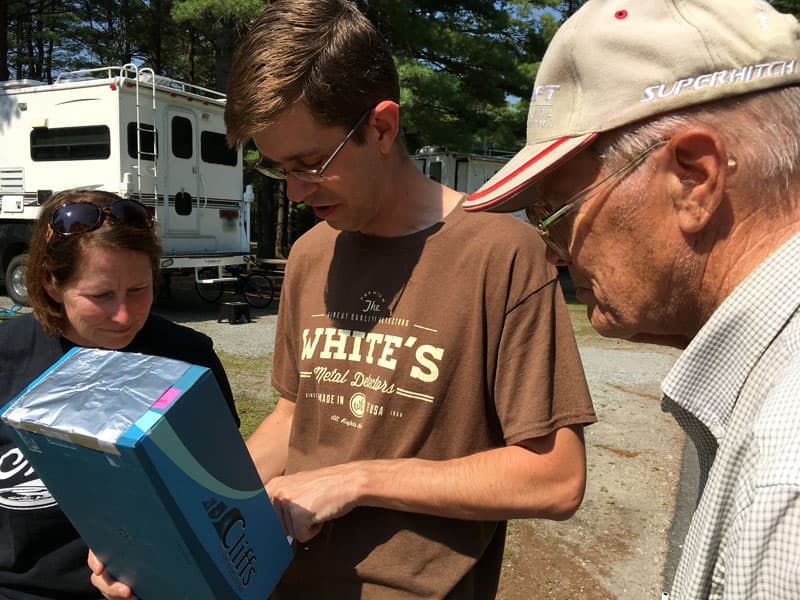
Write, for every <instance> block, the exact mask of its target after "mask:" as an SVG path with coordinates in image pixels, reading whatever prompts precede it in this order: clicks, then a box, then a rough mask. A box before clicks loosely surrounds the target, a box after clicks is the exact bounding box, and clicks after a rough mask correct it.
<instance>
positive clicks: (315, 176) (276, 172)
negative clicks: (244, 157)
mask: <svg viewBox="0 0 800 600" xmlns="http://www.w3.org/2000/svg"><path fill="white" fill-rule="evenodd" d="M374 108H375V107H371V108H369V109H367V110H365V111H364V112H363V113H362V114H361V116H360V117H358V121H356V124H355V125H353V127H352V128H351V129H350V131H348V132H347V135H345V136H344V138H342V141H341V142H339V145H338V146H336V149H335V150H334V151H333V152H332V153H331V155H330V156H329V157H328V159H327V160H326V161H325V162H323V163H322V166H321V167H319V168H317V169H290V170H286V169H285V168H283V167H281V166H275V167H272V166H266V165H264V164H263V161H264V157H263V156H261V155H260V154H259V159H258V162H257V163H256V164H255V165H253V168H254V169H255V170H256V171H258V172H259V173H261V174H262V175H264V176H266V177H270V178H272V179H282V180H285V179H287V178H288V176H289V175H291V176H292V177H294V178H295V179H299V180H300V181H304V182H306V183H322V182H323V181H325V169H327V168H328V166H329V165H330V164H331V163H332V162H333V159H334V158H336V156H337V155H338V154H339V152H341V150H342V148H344V147H345V145H346V144H347V142H349V141H350V138H351V137H353V135H355V133H356V131H358V129H359V127H361V126H362V125H363V124H364V121H366V120H367V117H368V116H369V115H370V114H371V113H372V111H373V110H374Z"/></svg>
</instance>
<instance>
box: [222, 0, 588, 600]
mask: <svg viewBox="0 0 800 600" xmlns="http://www.w3.org/2000/svg"><path fill="white" fill-rule="evenodd" d="M228 92H229V93H228V108H227V110H226V122H227V126H228V134H229V138H230V140H231V141H232V142H233V143H235V144H237V145H241V144H242V143H244V142H245V141H247V140H248V139H249V138H253V139H254V141H255V143H256V145H257V147H258V149H259V150H260V152H261V153H262V158H261V161H260V164H259V169H260V170H261V171H262V172H263V173H264V174H266V175H268V176H271V177H277V178H282V179H286V185H287V194H288V196H289V198H290V199H291V200H292V201H294V202H304V203H305V204H307V205H308V206H310V207H311V208H312V209H313V210H314V212H315V214H316V215H317V216H318V217H320V218H321V219H322V221H323V222H321V223H320V224H318V225H317V226H316V227H315V228H313V229H312V230H311V231H310V232H308V233H307V234H306V235H304V236H303V237H302V238H301V239H300V240H298V241H297V242H296V243H295V245H294V246H293V248H292V252H291V256H290V258H289V263H288V265H287V269H286V273H287V275H286V280H285V282H284V286H283V289H282V292H281V303H280V312H279V316H278V331H277V338H276V344H275V361H274V369H273V385H274V387H275V388H276V389H277V390H278V391H279V392H280V395H281V398H280V400H279V401H278V404H277V406H276V408H275V410H274V412H273V413H272V414H271V415H269V416H268V417H267V418H266V419H265V420H264V422H263V423H262V424H261V425H260V426H259V428H258V429H257V430H256V431H255V432H254V433H253V435H252V436H251V437H250V438H249V440H248V447H249V448H250V451H251V453H252V456H253V459H254V461H255V463H256V465H257V467H258V469H259V472H260V474H261V476H262V479H263V481H264V483H265V485H266V488H267V491H268V493H269V495H270V497H271V498H272V501H273V504H274V506H275V508H276V509H277V511H278V514H279V515H280V517H281V519H282V522H283V524H284V526H285V528H286V532H287V534H288V535H290V536H292V537H293V538H294V540H295V542H294V547H295V559H294V561H293V563H292V565H291V566H290V567H289V569H288V571H287V572H286V574H285V576H284V578H283V580H282V581H281V583H280V584H279V586H278V588H277V589H276V591H275V593H274V597H275V598H335V599H337V600H340V599H348V598H375V599H380V600H386V599H392V598H491V597H493V596H494V594H495V591H496V588H497V582H498V577H499V571H500V564H501V561H502V553H503V544H504V539H505V520H506V519H509V518H526V517H540V518H552V519H564V518H567V517H569V516H570V515H571V514H572V513H573V512H574V511H575V510H576V509H577V508H578V505H579V504H580V502H581V499H582V496H583V491H584V485H585V453H584V445H583V437H582V429H583V426H584V425H586V424H588V423H591V422H593V421H594V420H595V415H594V411H593V409H592V406H591V402H590V399H589V395H588V391H587V386H586V381H585V377H584V374H583V370H582V367H581V364H580V358H579V355H578V352H577V348H576V344H575V340H574V337H573V333H572V329H571V327H570V323H569V318H568V315H567V311H566V307H565V304H564V300H563V296H562V295H561V291H560V289H559V287H558V283H557V277H556V272H555V270H554V269H553V268H552V267H551V266H549V265H548V264H547V263H546V261H545V260H544V247H543V245H542V244H541V242H540V241H539V240H537V239H536V238H535V236H532V235H530V233H529V227H530V226H529V225H527V224H526V223H524V222H522V221H520V220H517V219H514V218H513V217H509V216H504V215H489V214H485V215H477V216H466V214H465V213H464V212H463V210H462V209H461V206H460V203H461V201H462V200H463V198H462V196H461V195H460V194H459V193H458V192H455V191H454V190H451V189H448V188H446V187H443V186H441V185H440V184H438V183H436V182H434V181H431V180H429V179H427V178H425V177H424V176H423V175H422V174H421V173H419V171H418V170H417V169H416V168H415V167H414V165H413V164H412V162H411V160H410V159H409V156H408V154H407V152H406V150H405V148H404V146H403V144H402V142H401V141H400V140H399V139H398V138H399V134H400V128H399V107H398V101H399V86H398V80H397V73H396V70H395V67H394V63H393V61H392V57H391V55H390V53H389V51H388V50H387V48H386V45H385V42H384V41H383V39H382V37H381V36H380V35H379V34H378V32H376V31H375V29H374V28H373V26H372V25H371V24H370V23H369V21H367V19H366V18H364V17H363V15H361V13H359V12H358V10H357V9H356V8H355V4H354V3H352V2H349V1H348V0H324V1H320V0H278V1H277V2H273V3H271V4H270V5H269V7H268V8H267V10H266V12H265V13H264V15H263V16H262V17H261V18H260V19H259V20H258V21H257V22H256V23H255V24H254V26H253V27H252V29H251V31H250V32H249V34H248V35H247V36H246V37H245V39H244V41H243V43H242V44H241V46H240V48H239V49H238V52H237V55H236V58H235V61H234V65H233V68H232V71H231V75H230V84H229V90H228ZM498 230H502V235H499V236H498V235H497V231H498Z"/></svg>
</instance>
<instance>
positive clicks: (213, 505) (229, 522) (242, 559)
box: [203, 499, 256, 586]
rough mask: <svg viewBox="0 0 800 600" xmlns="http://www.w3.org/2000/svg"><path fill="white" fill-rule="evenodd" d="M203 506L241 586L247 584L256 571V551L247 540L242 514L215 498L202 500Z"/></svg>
mask: <svg viewBox="0 0 800 600" xmlns="http://www.w3.org/2000/svg"><path fill="white" fill-rule="evenodd" d="M203 508H205V509H206V512H207V513H208V518H209V519H211V523H212V524H213V525H214V530H215V531H216V532H217V535H218V536H219V539H220V541H221V542H222V547H223V548H224V549H225V552H226V553H227V554H228V560H229V561H230V564H231V567H233V570H234V572H235V573H236V575H237V576H238V577H239V581H241V583H242V585H243V586H246V585H248V584H249V583H250V580H251V579H252V577H253V575H255V573H256V553H255V551H254V550H253V547H252V546H251V545H250V542H249V541H248V540H247V521H246V520H245V518H244V515H242V513H241V511H240V510H239V509H238V508H230V507H228V505H227V504H225V503H224V502H222V501H220V500H215V499H210V500H206V501H204V502H203Z"/></svg>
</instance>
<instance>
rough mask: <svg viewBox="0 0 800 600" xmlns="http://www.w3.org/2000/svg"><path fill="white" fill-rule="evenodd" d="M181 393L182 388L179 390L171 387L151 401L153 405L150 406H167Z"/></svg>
mask: <svg viewBox="0 0 800 600" xmlns="http://www.w3.org/2000/svg"><path fill="white" fill-rule="evenodd" d="M182 393H183V390H179V389H178V388H174V387H171V388H169V389H168V390H167V391H166V392H164V393H163V394H161V396H160V397H159V398H158V400H156V401H155V402H153V406H152V407H151V408H167V407H168V406H169V405H170V404H172V402H173V401H174V400H175V398H177V397H178V396H180V395H181V394H182Z"/></svg>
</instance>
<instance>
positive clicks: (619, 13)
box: [614, 9, 628, 20]
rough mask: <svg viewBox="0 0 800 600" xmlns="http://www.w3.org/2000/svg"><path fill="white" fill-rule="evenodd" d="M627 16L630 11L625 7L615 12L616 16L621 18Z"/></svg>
mask: <svg viewBox="0 0 800 600" xmlns="http://www.w3.org/2000/svg"><path fill="white" fill-rule="evenodd" d="M627 16H628V11H627V10H625V9H622V10H618V11H617V12H615V13H614V17H616V18H617V19H620V20H622V19H624V18H626V17H627Z"/></svg>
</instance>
